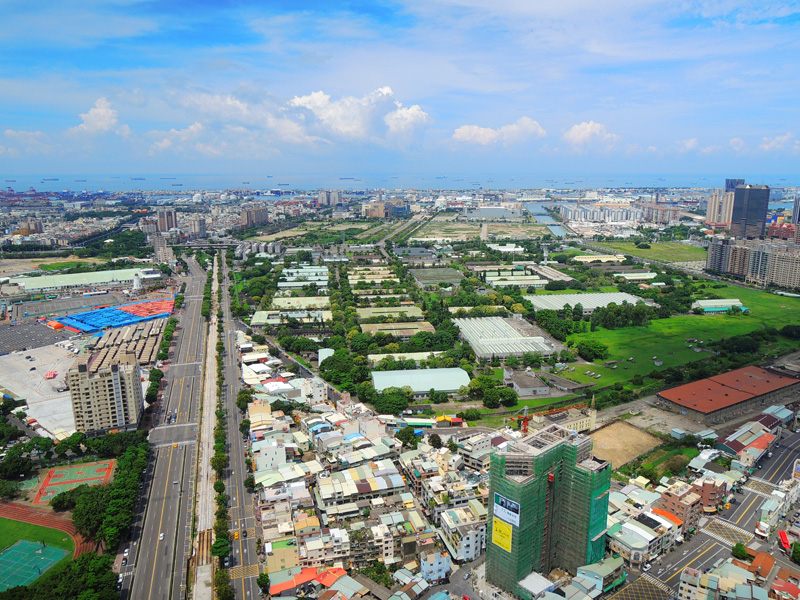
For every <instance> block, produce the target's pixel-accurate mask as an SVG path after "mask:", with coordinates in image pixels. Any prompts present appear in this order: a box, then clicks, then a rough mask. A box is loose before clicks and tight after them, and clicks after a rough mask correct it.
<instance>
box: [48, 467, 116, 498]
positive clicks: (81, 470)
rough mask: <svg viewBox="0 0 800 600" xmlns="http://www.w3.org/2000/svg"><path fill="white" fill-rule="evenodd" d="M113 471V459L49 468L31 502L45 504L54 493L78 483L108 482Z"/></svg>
mask: <svg viewBox="0 0 800 600" xmlns="http://www.w3.org/2000/svg"><path fill="white" fill-rule="evenodd" d="M113 472H114V461H113V460H107V461H103V462H96V463H87V464H83V465H74V466H71V467H56V468H55V469H50V470H49V471H48V472H47V476H46V477H45V478H44V481H43V482H42V486H41V487H40V488H39V491H38V492H37V493H36V497H35V498H34V499H33V503H34V504H46V503H48V502H50V500H52V499H53V496H55V495H56V494H59V493H61V492H66V491H67V490H71V489H73V488H76V487H78V486H79V485H83V484H86V485H97V484H99V483H102V484H105V483H108V481H109V479H111V474H112V473H113Z"/></svg>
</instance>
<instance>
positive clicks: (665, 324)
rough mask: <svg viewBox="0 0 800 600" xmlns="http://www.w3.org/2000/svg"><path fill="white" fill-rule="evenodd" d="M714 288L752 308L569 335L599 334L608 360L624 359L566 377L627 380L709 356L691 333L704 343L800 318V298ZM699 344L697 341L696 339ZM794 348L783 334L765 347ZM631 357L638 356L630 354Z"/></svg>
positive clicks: (775, 351)
mask: <svg viewBox="0 0 800 600" xmlns="http://www.w3.org/2000/svg"><path fill="white" fill-rule="evenodd" d="M714 292H715V293H716V294H717V295H719V296H721V297H723V298H739V300H741V301H742V303H743V304H744V305H745V306H746V307H747V308H749V309H750V314H749V315H738V316H730V315H709V316H696V315H678V316H673V317H670V318H669V319H659V320H656V321H652V322H651V323H650V325H649V326H648V327H627V328H623V329H613V330H605V329H598V330H597V331H595V332H592V333H581V334H575V335H573V336H570V339H571V340H574V341H575V342H577V341H579V340H580V339H583V338H587V339H595V340H598V341H600V342H602V343H603V344H605V345H607V346H608V349H609V356H608V359H607V360H621V361H624V362H623V363H621V364H619V365H617V368H616V369H611V368H606V367H600V366H598V367H596V368H595V367H592V371H594V372H595V373H599V374H600V375H601V377H600V379H597V380H594V379H591V378H590V377H588V376H586V375H584V374H583V369H581V368H580V367H576V368H575V371H574V372H572V373H569V374H565V375H567V377H568V378H570V379H574V380H576V381H580V382H581V383H584V382H590V381H594V382H595V383H597V384H598V385H609V384H613V383H616V382H617V381H622V382H623V383H625V382H627V381H628V380H629V379H630V378H631V377H632V376H633V375H635V374H640V375H647V374H648V373H649V372H651V371H652V370H653V369H654V368H658V369H665V368H667V367H674V366H677V365H683V364H686V363H689V362H693V361H696V360H701V359H703V358H708V357H709V356H711V355H710V354H709V353H707V352H696V351H695V349H694V348H689V343H687V342H686V340H687V339H691V338H696V339H699V340H702V341H703V342H705V343H706V344H707V343H708V342H710V341H714V340H719V339H721V338H723V337H731V336H734V335H745V334H748V333H750V332H752V331H756V330H758V329H762V328H764V327H766V326H772V327H775V326H776V325H777V326H783V325H787V324H800V299H798V298H788V297H785V296H776V295H774V294H768V293H765V292H761V291H758V290H753V289H747V288H738V287H731V286H726V287H724V288H719V289H715V290H714ZM692 346H695V347H696V344H692ZM791 349H793V344H792V343H791V342H790V341H788V340H783V339H781V340H780V341H779V342H777V343H775V344H773V345H771V346H767V347H765V350H766V351H767V353H768V354H773V355H774V354H781V353H783V352H788V351H790V350H791ZM653 356H657V357H658V359H659V360H662V361H663V362H664V364H663V366H661V367H655V365H654V362H653V360H652V357H653ZM629 358H633V359H634V362H629V361H628V359H629Z"/></svg>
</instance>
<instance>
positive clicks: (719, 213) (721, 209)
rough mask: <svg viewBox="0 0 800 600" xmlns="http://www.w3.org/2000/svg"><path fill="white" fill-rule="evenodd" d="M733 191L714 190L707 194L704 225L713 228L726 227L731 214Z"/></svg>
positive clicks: (728, 224) (729, 222)
mask: <svg viewBox="0 0 800 600" xmlns="http://www.w3.org/2000/svg"><path fill="white" fill-rule="evenodd" d="M733 197H734V193H733V192H732V191H731V192H724V191H714V192H711V194H710V195H709V196H708V208H707V210H706V225H708V226H709V227H712V228H714V229H728V228H729V227H730V226H731V217H732V216H733Z"/></svg>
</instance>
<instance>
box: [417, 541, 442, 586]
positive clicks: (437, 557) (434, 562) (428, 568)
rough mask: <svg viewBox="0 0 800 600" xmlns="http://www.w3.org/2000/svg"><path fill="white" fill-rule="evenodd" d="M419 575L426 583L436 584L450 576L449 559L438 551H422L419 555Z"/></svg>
mask: <svg viewBox="0 0 800 600" xmlns="http://www.w3.org/2000/svg"><path fill="white" fill-rule="evenodd" d="M419 574H420V575H422V578H423V579H424V580H425V581H427V582H428V583H438V582H440V581H443V580H444V579H446V578H447V576H448V575H449V574H450V557H449V556H448V555H447V553H446V552H445V553H442V552H441V551H440V550H434V549H429V550H423V551H422V552H420V555H419Z"/></svg>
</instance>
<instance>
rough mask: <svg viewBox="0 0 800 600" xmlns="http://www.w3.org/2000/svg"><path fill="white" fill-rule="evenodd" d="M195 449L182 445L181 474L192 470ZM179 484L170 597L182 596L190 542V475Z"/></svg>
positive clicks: (193, 446) (191, 446)
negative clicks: (179, 492) (179, 491)
mask: <svg viewBox="0 0 800 600" xmlns="http://www.w3.org/2000/svg"><path fill="white" fill-rule="evenodd" d="M195 450H196V446H195V445H190V446H184V453H183V472H182V475H186V474H189V473H191V472H192V466H193V465H194V460H195V454H194V451H195ZM180 486H181V492H182V493H181V494H180V499H179V501H178V514H177V518H176V522H177V532H176V535H175V552H174V556H175V569H174V571H173V576H172V597H173V598H176V599H177V598H182V597H183V594H182V593H181V592H182V590H181V588H182V587H183V585H184V582H186V580H187V578H186V551H187V543H190V540H191V517H190V512H191V511H190V507H189V501H190V499H191V487H192V485H191V477H182V479H181V482H180Z"/></svg>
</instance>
